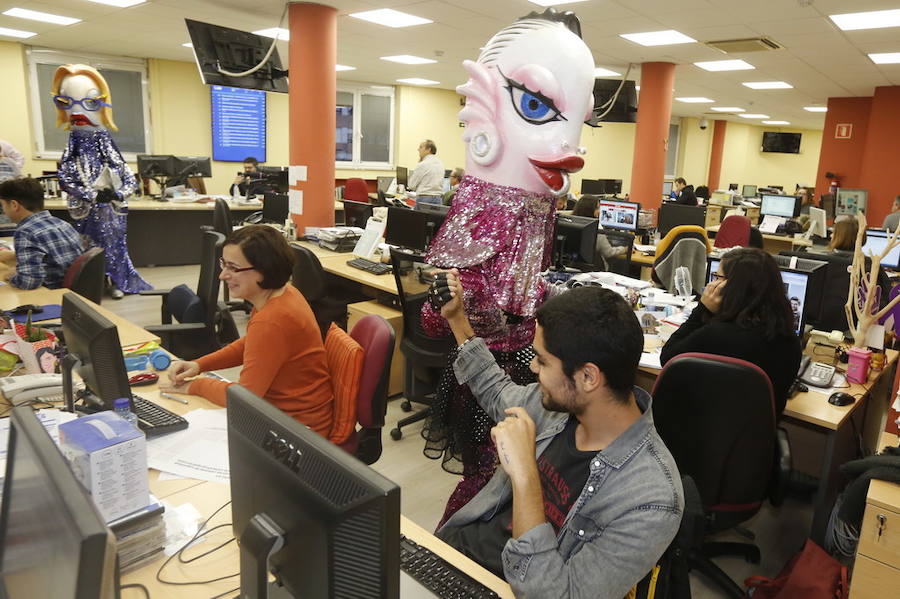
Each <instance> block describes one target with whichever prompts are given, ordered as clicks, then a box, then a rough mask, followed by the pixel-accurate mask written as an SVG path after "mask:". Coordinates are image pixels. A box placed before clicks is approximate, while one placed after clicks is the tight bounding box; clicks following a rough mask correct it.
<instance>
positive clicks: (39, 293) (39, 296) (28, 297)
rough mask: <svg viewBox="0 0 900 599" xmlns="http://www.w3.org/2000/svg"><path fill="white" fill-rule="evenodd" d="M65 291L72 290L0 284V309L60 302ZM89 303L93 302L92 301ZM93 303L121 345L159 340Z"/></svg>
mask: <svg viewBox="0 0 900 599" xmlns="http://www.w3.org/2000/svg"><path fill="white" fill-rule="evenodd" d="M66 293H72V292H71V291H69V290H68V289H47V288H46V287H39V288H37V289H31V290H25V289H16V288H15V287H13V286H12V285H9V284H6V285H0V310H8V309H10V308H15V307H16V306H21V305H23V304H38V305H44V304H62V296H63V295H64V294H66ZM85 301H89V300H85ZM90 303H92V304H93V302H90ZM93 305H94V306H96V307H97V311H98V312H100V314H102V315H103V316H105V317H106V318H108V319H109V320H110V321H112V323H113V324H115V325H116V326H117V327H118V329H119V341H120V342H121V343H122V345H134V344H136V343H147V342H148V341H159V337H157V336H156V335H153V334H152V333H150V332H148V331H147V330H146V329H144V328H142V327H139V326H138V325H136V324H134V323H132V322H130V321H128V320H125V319H124V318H122V317H121V316H118V315H117V314H114V313H113V312H110V311H109V310H107V309H106V308H104V307H103V306H98V305H97V304H93ZM48 322H54V321H48ZM37 324H40V323H37Z"/></svg>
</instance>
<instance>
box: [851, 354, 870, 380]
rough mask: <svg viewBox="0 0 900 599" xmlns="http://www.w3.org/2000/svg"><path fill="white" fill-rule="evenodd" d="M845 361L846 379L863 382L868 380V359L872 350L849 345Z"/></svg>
mask: <svg viewBox="0 0 900 599" xmlns="http://www.w3.org/2000/svg"><path fill="white" fill-rule="evenodd" d="M847 353H848V354H849V358H850V360H849V362H848V363H847V380H848V381H850V382H851V383H865V382H866V381H867V380H869V360H870V359H871V358H872V352H871V351H869V350H868V349H863V348H859V347H851V348H850V351H849V352H847Z"/></svg>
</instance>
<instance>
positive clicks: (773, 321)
mask: <svg viewBox="0 0 900 599" xmlns="http://www.w3.org/2000/svg"><path fill="white" fill-rule="evenodd" d="M722 273H723V274H724V275H725V279H726V283H725V287H724V288H723V293H722V307H721V308H720V309H719V312H718V313H717V314H716V315H715V316H714V318H715V319H716V320H722V321H725V322H734V323H735V324H737V325H738V326H739V327H742V328H745V329H750V328H760V329H762V331H763V335H764V336H765V338H766V339H768V340H772V339H774V338H775V337H779V336H789V335H793V334H794V311H793V309H791V303H790V301H788V297H787V294H785V292H784V283H783V282H782V280H781V272H780V271H779V270H778V265H777V264H776V263H775V259H774V258H772V256H770V255H769V254H767V253H766V252H764V251H763V250H758V249H756V248H741V249H736V250H731V251H730V252H728V253H727V254H725V256H723V257H722Z"/></svg>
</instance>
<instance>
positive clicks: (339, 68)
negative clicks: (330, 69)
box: [334, 64, 356, 71]
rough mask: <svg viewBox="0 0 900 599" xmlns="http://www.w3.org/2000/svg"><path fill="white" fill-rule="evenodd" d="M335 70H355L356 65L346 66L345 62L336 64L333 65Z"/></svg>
mask: <svg viewBox="0 0 900 599" xmlns="http://www.w3.org/2000/svg"><path fill="white" fill-rule="evenodd" d="M334 70H335V71H355V70H356V67H351V66H347V65H345V64H336V65H334Z"/></svg>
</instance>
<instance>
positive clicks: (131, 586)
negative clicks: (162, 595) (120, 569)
mask: <svg viewBox="0 0 900 599" xmlns="http://www.w3.org/2000/svg"><path fill="white" fill-rule="evenodd" d="M125 589H141V590H142V591H143V592H144V597H146V598H147V599H150V591H148V590H147V587H145V586H144V585H142V584H139V583H136V582H134V583H131V584H123V585H122V586H120V587H119V590H120V591H124V590H125Z"/></svg>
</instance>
